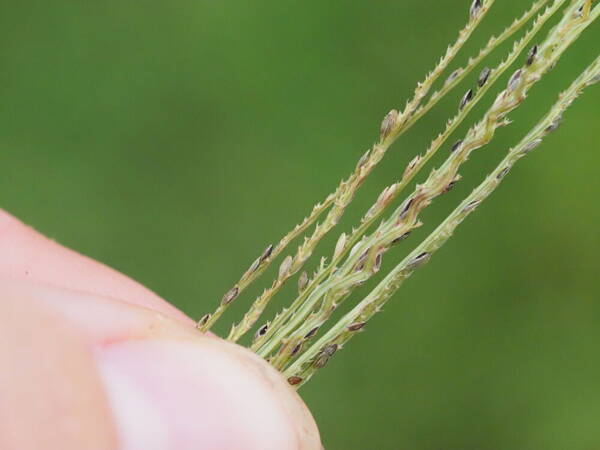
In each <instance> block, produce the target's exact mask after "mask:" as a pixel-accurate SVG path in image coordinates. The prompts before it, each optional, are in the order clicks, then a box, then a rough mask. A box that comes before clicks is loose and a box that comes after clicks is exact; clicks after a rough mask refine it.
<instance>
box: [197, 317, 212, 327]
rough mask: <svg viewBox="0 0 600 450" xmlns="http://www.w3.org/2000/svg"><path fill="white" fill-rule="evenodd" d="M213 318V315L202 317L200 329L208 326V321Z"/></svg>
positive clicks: (199, 324)
mask: <svg viewBox="0 0 600 450" xmlns="http://www.w3.org/2000/svg"><path fill="white" fill-rule="evenodd" d="M211 317H212V314H204V315H203V316H202V318H201V319H200V320H199V321H198V328H200V327H203V326H204V325H206V323H207V322H208V320H209V319H210V318H211Z"/></svg>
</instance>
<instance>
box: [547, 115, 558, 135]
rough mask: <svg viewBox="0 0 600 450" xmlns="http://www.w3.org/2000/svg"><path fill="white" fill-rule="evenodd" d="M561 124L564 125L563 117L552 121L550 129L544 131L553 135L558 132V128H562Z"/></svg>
mask: <svg viewBox="0 0 600 450" xmlns="http://www.w3.org/2000/svg"><path fill="white" fill-rule="evenodd" d="M561 123H562V117H557V118H556V119H554V120H553V121H552V123H551V124H550V125H548V128H546V129H545V130H544V131H545V132H546V133H552V132H553V131H556V130H557V129H558V127H559V126H560V124H561Z"/></svg>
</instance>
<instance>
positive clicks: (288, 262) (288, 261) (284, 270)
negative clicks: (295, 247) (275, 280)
mask: <svg viewBox="0 0 600 450" xmlns="http://www.w3.org/2000/svg"><path fill="white" fill-rule="evenodd" d="M293 260H294V259H293V258H292V255H288V256H286V257H285V259H284V260H283V262H282V263H281V265H280V266H279V278H283V277H285V276H286V275H287V274H288V272H289V271H290V269H291V267H292V261H293Z"/></svg>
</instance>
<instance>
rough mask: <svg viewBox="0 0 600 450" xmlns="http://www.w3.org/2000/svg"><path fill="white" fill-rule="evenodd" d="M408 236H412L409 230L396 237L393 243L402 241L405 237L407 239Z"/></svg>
mask: <svg viewBox="0 0 600 450" xmlns="http://www.w3.org/2000/svg"><path fill="white" fill-rule="evenodd" d="M408 236H410V231H407V232H406V233H404V234H403V235H402V236H399V237H397V238H396V239H394V240H393V241H392V242H391V245H395V244H397V243H398V242H400V241H403V240H404V239H406V238H407V237H408Z"/></svg>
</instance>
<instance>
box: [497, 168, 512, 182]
mask: <svg viewBox="0 0 600 450" xmlns="http://www.w3.org/2000/svg"><path fill="white" fill-rule="evenodd" d="M509 170H510V168H509V167H505V168H504V169H502V171H501V172H500V173H499V174H498V175H497V176H496V179H498V180H501V179H502V178H504V177H505V176H506V174H507V173H508V172H509Z"/></svg>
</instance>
